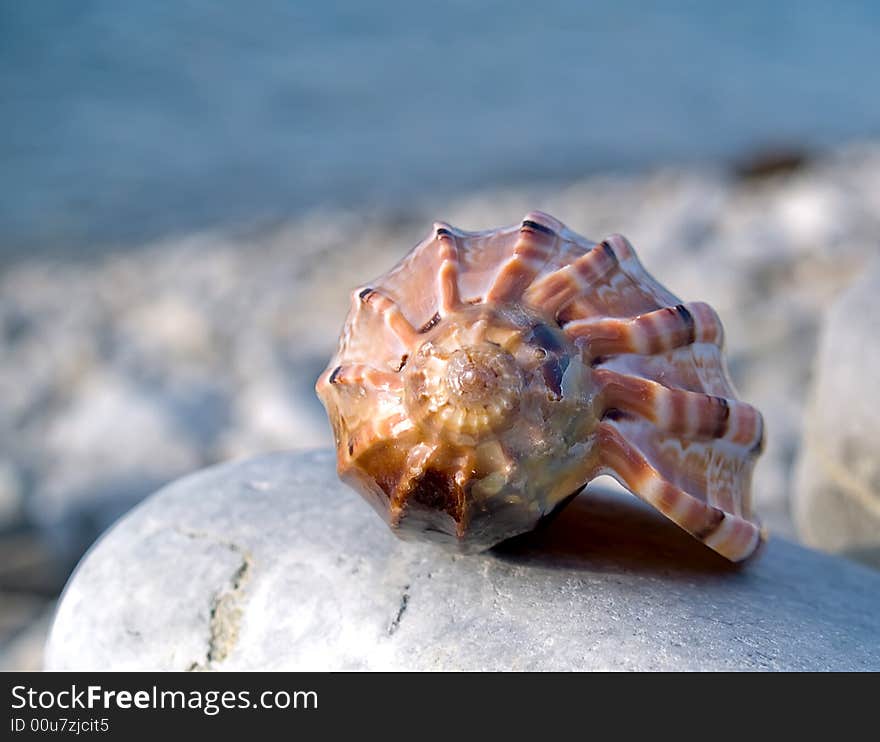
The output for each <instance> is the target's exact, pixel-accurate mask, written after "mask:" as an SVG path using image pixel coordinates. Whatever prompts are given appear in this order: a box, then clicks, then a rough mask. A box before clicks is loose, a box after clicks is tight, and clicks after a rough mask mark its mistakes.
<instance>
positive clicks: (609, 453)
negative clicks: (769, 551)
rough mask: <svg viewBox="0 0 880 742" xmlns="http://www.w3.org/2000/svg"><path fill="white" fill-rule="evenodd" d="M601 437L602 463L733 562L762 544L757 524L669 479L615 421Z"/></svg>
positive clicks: (605, 427) (602, 430)
mask: <svg viewBox="0 0 880 742" xmlns="http://www.w3.org/2000/svg"><path fill="white" fill-rule="evenodd" d="M597 438H598V440H599V445H600V461H601V465H602V466H603V467H604V468H605V469H606V470H608V471H609V472H610V473H612V474H615V475H617V476H618V477H619V478H620V479H621V480H622V483H623V484H624V485H625V486H626V487H628V488H629V489H630V490H632V492H633V493H634V494H636V495H638V496H639V497H640V498H642V499H643V500H645V501H646V502H648V503H649V504H651V505H653V506H654V507H655V508H657V510H659V511H660V512H661V513H663V514H664V515H665V516H667V517H668V518H669V519H670V520H672V521H673V522H675V523H677V524H678V525H679V526H681V527H682V528H684V530H686V531H687V532H688V533H690V534H691V535H693V536H694V537H696V538H698V539H700V540H701V541H703V542H704V543H706V544H707V545H709V546H710V547H711V548H712V549H714V550H715V551H717V552H719V553H720V554H721V555H722V556H724V557H726V558H727V559H730V560H731V561H733V562H738V561H742V560H743V559H747V558H748V557H749V556H751V555H752V554H753V553H754V552H755V550H756V549H757V548H758V546H759V545H760V542H761V537H762V534H761V532H760V529H759V528H758V527H757V526H756V525H755V524H753V523H750V522H749V521H746V520H744V519H743V518H740V517H738V516H736V515H732V514H724V513H723V512H722V511H721V510H719V509H718V508H716V507H713V506H712V505H708V504H707V503H705V502H703V501H701V500H699V499H698V498H696V497H694V496H693V495H690V494H688V493H687V492H685V491H684V490H681V489H679V488H678V487H676V486H674V485H673V484H671V483H670V482H668V481H667V480H666V479H664V478H663V476H662V475H661V474H660V473H659V472H658V471H657V470H656V469H654V467H652V466H651V464H650V463H649V462H648V461H647V459H645V457H644V456H643V455H642V454H641V453H640V452H639V451H638V450H637V449H635V448H634V447H633V446H632V445H631V444H630V443H629V442H628V441H627V440H626V437H625V436H624V435H623V433H622V432H621V431H620V430H619V429H618V428H617V427H616V425H615V424H614V422H603V423H602V424H601V425H600V426H599V430H598V433H597ZM719 513H721V514H722V515H721V516H719Z"/></svg>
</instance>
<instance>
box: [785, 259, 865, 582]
mask: <svg viewBox="0 0 880 742" xmlns="http://www.w3.org/2000/svg"><path fill="white" fill-rule="evenodd" d="M878 384H880V260H878V261H875V262H874V264H873V267H872V269H871V270H869V271H868V272H867V273H866V274H865V275H864V276H862V278H861V279H859V280H858V281H857V282H856V283H854V284H853V285H852V286H851V287H850V288H849V289H847V290H846V291H845V292H844V293H843V294H842V295H841V296H840V297H839V298H838V300H837V301H836V302H835V303H834V305H833V306H832V308H831V309H830V310H829V312H828V316H827V318H826V322H825V326H824V328H823V333H822V340H821V343H820V347H819V355H818V359H817V363H816V380H815V383H814V388H813V392H812V399H811V403H810V406H809V412H808V414H807V418H806V423H805V425H804V444H803V446H802V448H801V454H800V459H799V462H798V466H797V482H798V486H797V488H796V489H795V492H796V496H795V498H794V512H795V520H796V523H797V526H798V530H799V533H800V535H801V537H802V538H803V540H804V541H805V542H806V543H808V544H810V545H812V546H817V547H819V548H821V549H826V550H828V551H834V552H841V553H844V554H847V555H849V556H851V557H853V558H856V559H860V560H861V561H865V562H868V563H871V564H874V565H875V566H878V567H880V385H878Z"/></svg>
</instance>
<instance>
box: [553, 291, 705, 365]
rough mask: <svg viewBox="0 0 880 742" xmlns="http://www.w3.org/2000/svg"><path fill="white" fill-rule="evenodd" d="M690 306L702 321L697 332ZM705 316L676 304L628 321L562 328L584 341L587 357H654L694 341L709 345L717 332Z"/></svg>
mask: <svg viewBox="0 0 880 742" xmlns="http://www.w3.org/2000/svg"><path fill="white" fill-rule="evenodd" d="M692 306H693V307H695V308H696V310H697V311H698V312H699V313H700V316H701V317H702V318H703V320H702V321H701V323H700V328H699V333H698V328H697V321H696V319H695V317H694V313H693V312H692V311H691V307H692ZM713 314H714V313H713ZM706 316H707V315H706V313H705V311H703V310H702V308H700V307H696V305H688V304H678V305H677V306H675V307H664V308H663V309H658V310H656V311H654V312H647V313H645V314H642V315H639V316H638V317H633V318H631V319H630V318H620V319H619V318H608V319H576V320H573V321H571V322H568V323H567V324H566V325H565V326H564V328H563V329H564V330H565V332H566V334H567V335H568V336H569V337H571V338H573V339H578V338H584V340H585V341H586V349H587V352H588V354H589V355H591V356H595V355H618V354H620V353H638V354H642V355H654V354H657V353H665V352H667V351H670V350H674V349H675V348H680V347H683V346H685V345H691V344H692V343H694V342H696V341H697V340H698V339H699V340H701V341H703V342H712V341H713V340H714V339H716V338H718V337H719V335H720V333H718V332H717V330H716V328H715V326H714V325H713V324H712V323H711V322H710V321H708V320H707V319H706Z"/></svg>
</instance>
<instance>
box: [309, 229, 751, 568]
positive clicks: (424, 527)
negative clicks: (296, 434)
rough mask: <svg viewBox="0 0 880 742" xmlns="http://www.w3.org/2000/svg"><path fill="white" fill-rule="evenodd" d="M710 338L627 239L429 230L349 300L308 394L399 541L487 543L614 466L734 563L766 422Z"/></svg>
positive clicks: (703, 317)
mask: <svg viewBox="0 0 880 742" xmlns="http://www.w3.org/2000/svg"><path fill="white" fill-rule="evenodd" d="M722 342H723V331H722V328H721V323H720V321H719V319H718V317H717V315H716V314H715V312H714V311H713V310H712V309H711V308H710V307H709V306H708V305H706V304H702V303H687V304H685V303H682V302H681V301H680V300H679V299H677V298H676V297H675V296H674V295H673V294H672V293H670V292H669V291H667V290H666V289H665V288H663V287H662V286H661V285H660V284H659V283H658V282H657V281H656V280H655V279H653V278H652V277H651V276H650V275H649V274H648V273H647V272H646V271H645V269H644V268H643V267H642V265H641V263H640V262H639V261H638V259H637V258H636V255H635V252H634V251H633V248H632V246H631V245H630V244H629V242H627V240H626V239H625V238H623V237H621V236H619V235H612V236H611V237H608V238H607V239H606V240H604V241H603V242H600V243H593V242H590V241H589V240H586V239H584V238H583V237H580V236H579V235H577V234H575V233H573V232H571V231H570V230H569V229H567V228H566V227H565V226H564V225H563V224H562V223H560V222H559V221H557V220H556V219H554V218H553V217H551V216H548V215H547V214H544V213H541V212H532V213H530V214H528V215H527V216H526V217H525V219H524V220H523V221H522V223H521V224H519V225H516V226H513V227H506V228H501V229H497V230H491V231H485V232H464V231H461V230H458V229H455V228H453V227H451V226H450V225H448V224H442V223H437V224H435V225H434V229H433V232H432V234H431V235H430V236H429V237H428V238H427V239H425V240H424V241H423V242H421V243H420V244H418V245H417V246H416V247H415V248H414V249H413V250H412V252H411V253H410V254H409V255H407V256H406V257H405V258H404V259H403V260H402V261H401V262H400V263H399V264H398V265H397V266H396V267H394V268H393V269H391V271H389V272H388V273H387V274H385V275H384V276H382V277H381V278H379V279H377V280H376V281H374V282H372V283H370V285H369V286H367V287H364V288H360V289H357V290H355V291H354V292H353V295H352V306H351V311H350V313H349V316H348V319H347V321H346V323H345V326H344V328H343V332H342V335H341V338H340V341H339V348H338V350H337V353H336V355H335V356H334V357H333V359H332V360H331V361H330V364H329V366H328V367H327V370H326V371H325V372H324V373H323V374H322V375H321V377H320V378H319V380H318V383H317V387H316V388H317V393H318V395H319V397H320V398H321V401H322V402H323V404H324V406H325V407H326V409H327V413H328V416H329V418H330V422H331V425H332V427H333V432H334V436H335V439H336V446H337V461H338V469H339V474H340V476H341V477H342V479H343V480H344V481H346V482H347V483H349V484H350V485H351V486H352V487H353V488H354V489H356V490H357V491H359V492H360V493H361V494H362V495H363V496H364V497H365V498H366V499H367V500H368V501H369V502H370V503H371V504H372V505H373V507H374V508H375V509H376V510H377V511H378V512H379V513H380V514H381V515H382V516H383V518H384V519H385V520H386V522H387V523H388V524H389V526H390V527H391V528H392V530H394V531H395V533H397V534H398V535H400V536H401V537H404V538H407V537H414V536H416V537H420V538H428V539H431V540H434V541H438V542H441V543H446V544H451V545H453V546H455V547H457V548H459V549H461V550H463V551H475V550H482V549H486V548H489V547H491V546H493V545H495V544H497V543H498V542H500V541H502V540H504V539H506V538H509V537H511V536H514V535H517V534H520V533H523V532H525V531H529V530H531V529H532V528H534V527H535V525H536V524H537V523H538V522H539V521H540V520H541V519H542V518H543V517H545V516H546V515H548V514H549V513H551V512H553V511H554V510H556V509H558V508H559V507H560V506H562V505H563V504H565V503H566V502H568V501H569V499H570V498H571V497H572V496H573V495H574V494H576V493H578V492H579V491H580V490H581V489H582V488H583V487H584V485H585V484H586V483H588V482H589V481H590V480H591V479H593V478H594V477H596V476H598V475H600V474H610V475H611V476H613V477H614V478H616V479H617V480H618V481H619V482H620V483H621V484H623V485H624V486H625V487H627V488H629V489H630V490H631V491H632V492H634V493H635V494H636V495H638V496H639V497H641V498H642V499H644V500H645V501H647V502H648V503H650V504H651V505H653V506H654V507H656V508H657V509H658V510H659V511H660V512H661V513H663V514H664V515H666V516H667V517H669V518H670V519H671V520H673V521H674V522H675V523H677V524H678V525H679V526H681V527H682V528H684V529H685V530H686V531H688V532H689V533H691V534H692V535H693V536H695V537H696V538H698V539H700V540H701V541H703V542H704V543H705V544H706V545H708V546H709V547H711V548H712V549H714V550H715V551H717V552H718V553H720V554H722V555H724V556H725V557H727V558H728V559H730V560H732V561H739V560H742V559H745V558H746V557H748V556H749V555H750V554H752V553H753V552H754V551H755V550H756V548H757V547H758V545H759V543H760V541H761V538H762V533H761V530H760V528H759V526H758V525H757V522H756V520H755V518H754V517H753V515H752V512H751V505H750V500H751V496H750V486H751V476H752V469H753V467H754V463H755V460H756V457H757V455H758V454H759V453H760V452H761V450H762V446H763V421H762V418H761V415H760V413H759V412H758V411H757V410H756V409H755V408H753V407H751V406H749V405H747V404H745V403H744V402H741V401H739V400H738V399H736V394H735V392H734V390H733V387H732V385H731V382H730V380H729V378H728V374H727V370H726V367H725V362H724V358H723V355H722Z"/></svg>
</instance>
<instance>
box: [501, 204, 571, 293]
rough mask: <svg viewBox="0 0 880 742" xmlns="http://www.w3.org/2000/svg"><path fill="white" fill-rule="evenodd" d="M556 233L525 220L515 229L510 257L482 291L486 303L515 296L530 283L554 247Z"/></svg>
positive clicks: (545, 262)
mask: <svg viewBox="0 0 880 742" xmlns="http://www.w3.org/2000/svg"><path fill="white" fill-rule="evenodd" d="M556 245H557V239H556V233H555V232H554V231H553V230H551V229H550V228H549V227H545V226H544V225H542V224H538V223H537V222H533V221H529V220H526V221H524V222H523V226H522V228H521V229H520V231H519V237H518V238H517V242H516V245H515V246H514V248H513V254H512V255H511V257H510V259H509V260H508V261H507V262H506V263H504V264H503V265H502V266H501V268H500V270H499V271H498V274H497V275H496V276H495V279H494V280H493V282H492V285H491V287H490V288H489V290H488V292H487V293H486V301H487V302H504V301H511V300H513V299H517V298H519V297H520V296H521V295H522V292H523V291H525V290H526V288H527V287H528V286H529V285H531V283H532V281H534V279H535V276H537V275H538V273H540V271H541V269H542V268H543V267H544V266H545V265H546V264H547V261H548V260H549V259H550V256H551V255H552V254H553V250H554V249H555V248H556Z"/></svg>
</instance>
